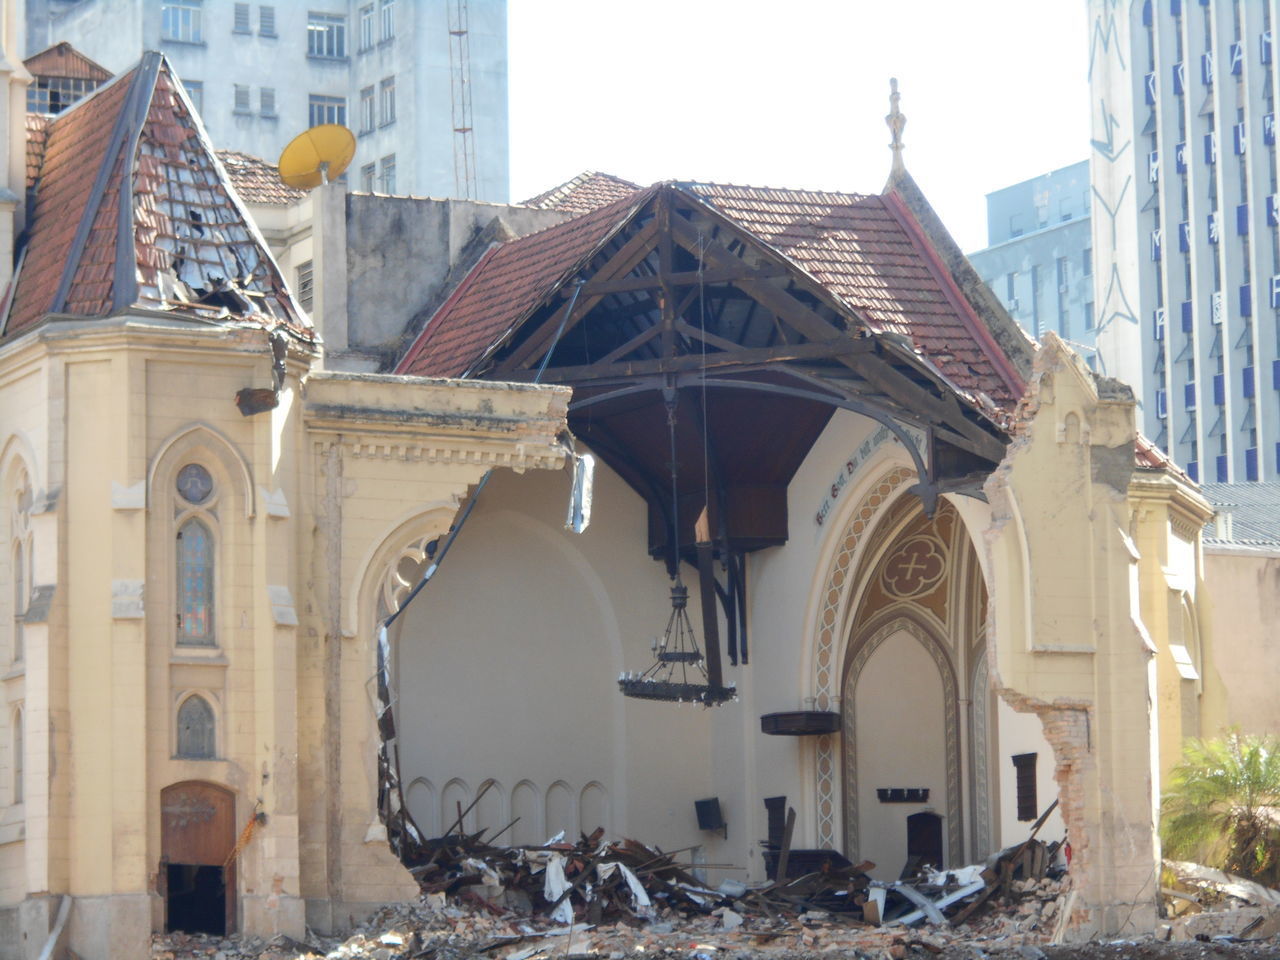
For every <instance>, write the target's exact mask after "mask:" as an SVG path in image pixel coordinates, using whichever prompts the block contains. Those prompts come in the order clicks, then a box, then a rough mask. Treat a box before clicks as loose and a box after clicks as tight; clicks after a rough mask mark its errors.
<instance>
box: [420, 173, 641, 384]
mask: <svg viewBox="0 0 1280 960" xmlns="http://www.w3.org/2000/svg"><path fill="white" fill-rule="evenodd" d="M651 192H652V188H651V189H650V190H646V191H643V192H639V193H635V194H633V195H631V196H628V197H624V198H622V199H621V200H615V201H614V202H613V203H610V204H608V205H606V206H604V207H600V208H599V209H597V210H595V211H593V212H591V213H586V214H583V215H582V216H580V217H575V218H574V219H572V220H566V221H565V222H564V223H559V224H556V225H555V226H552V227H548V228H547V229H545V230H542V231H540V232H538V233H533V234H529V235H528V236H525V237H519V238H517V239H515V240H510V241H508V242H506V243H504V244H502V245H500V246H497V247H494V248H493V249H491V250H490V251H489V252H488V253H487V254H485V256H484V257H482V258H481V259H480V261H479V262H478V263H477V264H476V265H475V267H473V268H472V269H471V271H470V272H469V273H468V274H467V276H466V277H465V278H464V279H463V281H462V283H460V284H459V285H458V288H457V289H456V290H455V291H454V293H453V295H452V296H450V297H449V299H448V300H446V301H445V303H444V304H442V305H441V307H440V309H439V310H438V311H436V314H435V316H434V317H432V319H431V320H430V321H429V322H428V323H427V325H426V327H425V328H424V329H423V331H422V333H421V334H420V335H419V336H418V338H417V339H416V340H415V342H414V344H413V345H412V346H411V347H410V349H409V351H408V353H407V354H406V355H405V357H404V359H403V360H402V361H401V362H400V365H399V368H398V372H400V373H410V374H416V375H418V376H426V377H456V376H459V375H461V374H462V373H464V372H465V371H466V370H467V369H468V368H469V367H470V366H471V365H472V364H473V363H475V362H476V361H477V360H479V359H480V358H481V357H482V356H483V355H484V353H485V351H486V350H487V349H488V348H489V347H491V346H493V345H494V344H496V343H497V342H498V341H499V340H500V339H501V338H502V337H503V336H504V335H505V334H506V333H507V331H508V330H510V329H512V328H513V327H515V326H517V325H518V324H519V323H520V322H521V321H523V320H524V319H525V318H526V317H527V316H528V315H529V314H530V313H531V312H532V311H533V310H534V309H535V308H536V307H537V306H538V304H539V303H541V302H542V300H543V298H544V297H545V296H546V295H547V294H548V293H550V292H551V291H552V290H553V289H554V288H555V287H556V286H558V285H559V283H560V282H561V281H563V280H565V279H567V278H568V277H569V276H570V275H571V274H572V272H573V271H575V270H577V269H578V267H579V266H581V264H582V263H583V262H584V261H585V260H586V259H587V258H588V257H589V256H590V255H591V253H592V252H593V251H594V250H595V249H596V248H598V247H599V246H600V245H601V244H602V243H603V242H604V241H605V240H606V239H608V237H609V236H611V235H612V234H613V232H614V231H615V230H618V229H620V228H621V227H622V225H623V224H624V223H626V221H627V220H628V218H629V216H630V214H631V212H632V211H633V210H634V209H636V208H637V207H638V206H639V205H640V204H641V203H642V202H643V201H644V200H645V199H647V198H648V196H649V194H650V193H651Z"/></svg>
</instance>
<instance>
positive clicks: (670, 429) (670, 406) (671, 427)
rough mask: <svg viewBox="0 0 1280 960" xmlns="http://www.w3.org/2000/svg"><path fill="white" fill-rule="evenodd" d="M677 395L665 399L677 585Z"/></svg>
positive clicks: (676, 579) (673, 565)
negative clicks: (669, 446) (669, 449)
mask: <svg viewBox="0 0 1280 960" xmlns="http://www.w3.org/2000/svg"><path fill="white" fill-rule="evenodd" d="M678 398H679V395H678V394H677V393H676V391H675V388H674V387H673V388H671V394H670V396H668V397H667V400H666V404H667V433H668V434H669V435H670V442H671V579H672V580H673V581H674V582H675V583H677V584H679V583H681V582H682V581H681V580H680V489H679V485H678V483H677V471H676V403H677V402H678Z"/></svg>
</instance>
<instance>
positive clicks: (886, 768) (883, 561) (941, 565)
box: [840, 497, 985, 880]
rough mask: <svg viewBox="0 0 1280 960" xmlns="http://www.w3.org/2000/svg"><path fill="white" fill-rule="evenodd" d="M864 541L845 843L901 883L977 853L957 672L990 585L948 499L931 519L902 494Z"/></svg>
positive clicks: (846, 670) (853, 654) (851, 653)
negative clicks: (967, 799) (966, 799)
mask: <svg viewBox="0 0 1280 960" xmlns="http://www.w3.org/2000/svg"><path fill="white" fill-rule="evenodd" d="M865 547H866V548H865V550H864V552H863V556H862V560H861V562H860V564H859V567H858V570H857V575H856V576H855V577H854V578H853V580H852V584H851V589H852V593H851V599H850V604H851V611H852V612H851V614H850V615H849V617H848V619H847V620H845V621H844V622H845V624H846V629H847V630H848V634H847V635H848V637H849V641H848V644H847V646H846V648H845V656H844V663H843V671H842V683H841V688H840V689H841V713H842V715H843V730H842V737H841V740H842V752H843V757H842V763H841V773H842V777H841V779H842V781H843V792H844V802H843V813H844V817H843V820H844V841H845V842H844V847H845V853H846V855H847V856H849V857H851V858H852V859H854V860H864V859H869V860H872V861H874V862H875V863H876V864H877V869H875V870H874V871H873V872H872V875H873V876H875V877H876V878H877V879H882V880H893V879H897V878H898V877H899V875H900V874H902V872H903V871H904V870H906V871H908V872H912V873H913V872H914V871H915V870H916V869H917V868H919V867H921V866H923V865H925V864H929V865H931V866H934V867H948V866H955V865H956V864H957V863H963V862H965V860H964V858H965V857H966V856H967V855H968V854H969V850H968V846H969V844H967V843H966V840H967V839H968V838H970V837H972V832H973V825H972V823H971V822H970V820H971V816H972V812H971V811H968V810H966V809H965V804H964V803H963V799H962V798H963V790H962V787H963V784H964V782H965V781H964V777H965V772H964V768H965V766H966V764H965V760H964V757H963V755H962V754H963V750H962V744H963V743H964V742H965V737H964V736H963V733H962V728H963V727H964V726H965V725H966V724H968V723H969V717H968V714H967V712H966V711H962V703H961V700H962V698H966V699H967V693H962V692H961V691H962V685H961V683H960V681H959V678H960V677H962V676H968V674H969V672H970V671H972V670H973V664H974V663H975V661H976V660H977V658H978V657H980V656H981V652H982V649H983V646H982V631H981V628H980V624H981V620H982V617H983V615H984V609H985V608H984V603H983V599H984V597H985V587H984V586H983V583H982V578H981V575H980V570H979V568H978V565H977V558H976V555H975V554H974V552H973V547H972V544H971V542H970V540H969V537H968V533H967V531H965V529H964V528H963V526H962V521H961V519H960V517H959V515H958V513H957V512H956V511H955V509H954V508H953V507H952V506H950V505H949V504H946V503H943V504H940V505H939V509H938V510H937V512H936V513H935V514H934V516H933V517H927V516H925V515H924V513H923V511H922V510H921V509H920V506H919V504H918V502H916V501H915V500H914V499H913V498H905V497H904V498H899V499H897V500H896V501H895V502H894V503H893V504H892V505H891V506H890V507H889V508H888V509H887V510H886V511H885V513H884V515H883V518H882V520H881V521H880V523H879V524H877V526H876V527H875V529H874V530H873V531H872V532H871V533H870V534H869V536H868V538H867V541H866V544H865ZM984 787H985V784H979V785H975V790H983V789H984Z"/></svg>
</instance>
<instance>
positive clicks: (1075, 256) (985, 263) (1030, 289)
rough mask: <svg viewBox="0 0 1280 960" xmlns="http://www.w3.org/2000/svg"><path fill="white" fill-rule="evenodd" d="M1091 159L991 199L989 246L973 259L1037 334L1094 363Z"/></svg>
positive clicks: (999, 192)
mask: <svg viewBox="0 0 1280 960" xmlns="http://www.w3.org/2000/svg"><path fill="white" fill-rule="evenodd" d="M1089 196H1090V188H1089V161H1087V160H1082V161H1080V162H1079V163H1074V164H1072V165H1071V166H1069V167H1063V168H1062V169H1060V170H1054V171H1052V172H1050V173H1045V174H1042V175H1040V176H1038V177H1032V178H1031V179H1030V180H1023V181H1022V182H1021V183H1015V184H1014V185H1013V186H1010V187H1004V188H1002V189H1000V190H996V191H994V192H992V193H988V194H987V243H988V244H990V246H988V247H987V248H986V249H984V250H978V251H977V252H975V253H971V254H969V262H970V263H972V264H973V266H974V268H975V269H976V270H977V271H978V273H979V274H980V275H981V276H982V279H983V280H985V281H986V282H987V286H989V287H990V288H991V290H992V292H993V293H995V295H996V296H997V297H998V298H999V299H1000V302H1001V303H1002V304H1004V308H1005V309H1006V310H1008V311H1009V315H1010V316H1011V317H1013V318H1014V319H1015V320H1017V321H1018V323H1019V324H1020V325H1021V326H1022V328H1023V329H1024V330H1026V331H1027V333H1029V334H1031V336H1033V337H1037V338H1038V337H1039V336H1040V335H1041V334H1043V333H1044V332H1045V331H1046V330H1052V331H1053V332H1054V333H1056V334H1058V336H1060V337H1062V338H1063V339H1064V340H1066V341H1068V342H1069V343H1071V345H1072V346H1073V347H1075V348H1076V350H1077V351H1078V352H1080V353H1081V354H1082V355H1084V357H1085V359H1086V360H1088V361H1089V363H1090V364H1093V363H1094V356H1093V353H1094V335H1095V332H1096V325H1095V323H1094V314H1093V276H1092V274H1093V250H1092V244H1093V239H1092V233H1091V231H1090V227H1089Z"/></svg>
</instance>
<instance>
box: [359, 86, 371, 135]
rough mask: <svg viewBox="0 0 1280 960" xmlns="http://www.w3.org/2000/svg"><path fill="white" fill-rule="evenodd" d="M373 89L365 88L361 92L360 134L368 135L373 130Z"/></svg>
mask: <svg viewBox="0 0 1280 960" xmlns="http://www.w3.org/2000/svg"><path fill="white" fill-rule="evenodd" d="M373 110H374V107H373V87H365V88H364V89H363V90H361V91H360V132H361V133H368V132H369V131H370V130H372V129H373Z"/></svg>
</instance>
